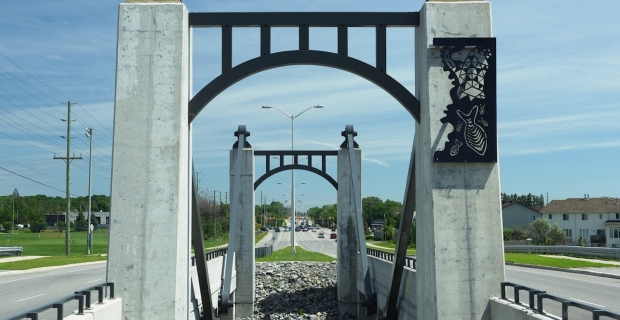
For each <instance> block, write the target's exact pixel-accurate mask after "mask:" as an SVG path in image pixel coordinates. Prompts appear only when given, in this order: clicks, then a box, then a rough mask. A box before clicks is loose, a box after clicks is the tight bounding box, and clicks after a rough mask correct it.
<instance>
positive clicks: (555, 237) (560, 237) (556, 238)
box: [548, 222, 565, 245]
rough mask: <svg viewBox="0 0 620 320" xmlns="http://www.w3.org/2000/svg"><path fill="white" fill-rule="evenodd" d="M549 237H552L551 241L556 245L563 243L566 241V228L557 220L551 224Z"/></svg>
mask: <svg viewBox="0 0 620 320" xmlns="http://www.w3.org/2000/svg"><path fill="white" fill-rule="evenodd" d="M548 237H549V239H551V243H552V244H554V245H558V244H563V243H564V238H565V235H564V230H562V229H561V228H560V225H559V224H558V223H557V222H556V223H554V224H553V226H551V228H550V229H549V233H548Z"/></svg>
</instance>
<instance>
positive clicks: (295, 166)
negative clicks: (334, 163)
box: [254, 164, 338, 190]
mask: <svg viewBox="0 0 620 320" xmlns="http://www.w3.org/2000/svg"><path fill="white" fill-rule="evenodd" d="M293 169H295V170H298V169H299V170H306V171H310V172H312V173H316V174H318V175H319V176H321V177H323V178H324V179H325V180H327V182H329V183H331V184H332V186H334V188H335V189H336V190H338V182H336V180H334V178H332V177H331V176H330V175H328V174H327V173H325V172H323V171H321V170H319V169H317V168H314V167H311V166H307V165H302V164H289V165H286V166H283V167H277V168H275V169H272V170H269V172H267V173H265V174H264V175H262V176H261V177H260V178H258V180H256V182H254V190H256V188H258V186H260V184H261V183H263V181H265V180H267V178H269V177H271V176H273V175H274V174H276V173H279V172H282V171H286V170H293Z"/></svg>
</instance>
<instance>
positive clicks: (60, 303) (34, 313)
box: [6, 282, 114, 320]
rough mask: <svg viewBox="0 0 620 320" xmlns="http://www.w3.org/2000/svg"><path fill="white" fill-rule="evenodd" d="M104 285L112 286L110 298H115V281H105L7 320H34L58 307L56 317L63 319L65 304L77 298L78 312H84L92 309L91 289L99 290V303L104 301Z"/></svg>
mask: <svg viewBox="0 0 620 320" xmlns="http://www.w3.org/2000/svg"><path fill="white" fill-rule="evenodd" d="M104 287H108V288H110V295H109V298H110V299H114V282H103V283H101V284H98V285H95V286H92V287H89V288H86V289H83V290H80V291H76V292H74V293H73V294H72V295H70V296H66V297H64V298H62V299H60V300H57V301H55V302H52V303H50V304H46V305H44V306H41V307H38V308H35V309H32V310H30V311H28V312H24V313H22V314H18V315H15V316H12V317H9V318H7V319H6V320H18V319H24V318H29V319H33V320H38V319H39V313H41V312H43V311H46V310H49V309H52V308H54V309H56V319H57V320H61V319H63V318H64V317H63V313H64V304H65V303H66V302H69V301H73V300H77V301H78V313H77V314H84V310H88V309H90V302H91V301H90V297H91V291H93V290H97V292H98V298H97V301H98V302H99V303H103V298H104V297H105V296H104V293H103V288H104Z"/></svg>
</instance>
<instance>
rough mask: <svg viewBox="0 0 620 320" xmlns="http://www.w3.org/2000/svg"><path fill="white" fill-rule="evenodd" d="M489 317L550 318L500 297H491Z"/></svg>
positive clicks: (496, 319)
mask: <svg viewBox="0 0 620 320" xmlns="http://www.w3.org/2000/svg"><path fill="white" fill-rule="evenodd" d="M489 303H490V305H491V319H493V320H534V319H550V318H549V317H547V316H543V315H541V314H539V313H538V312H536V311H535V310H532V309H530V308H528V307H526V306H523V305H517V304H515V303H514V302H512V301H507V300H502V299H500V298H491V300H490V301H489Z"/></svg>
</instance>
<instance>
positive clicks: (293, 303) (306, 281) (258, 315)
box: [242, 261, 355, 320]
mask: <svg viewBox="0 0 620 320" xmlns="http://www.w3.org/2000/svg"><path fill="white" fill-rule="evenodd" d="M336 278H337V276H336V262H335V261H334V262H332V263H317V262H271V263H257V264H256V300H255V305H254V315H253V316H252V317H250V318H242V319H316V320H320V319H348V317H339V315H338V297H337V293H336ZM352 319H355V318H352Z"/></svg>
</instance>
